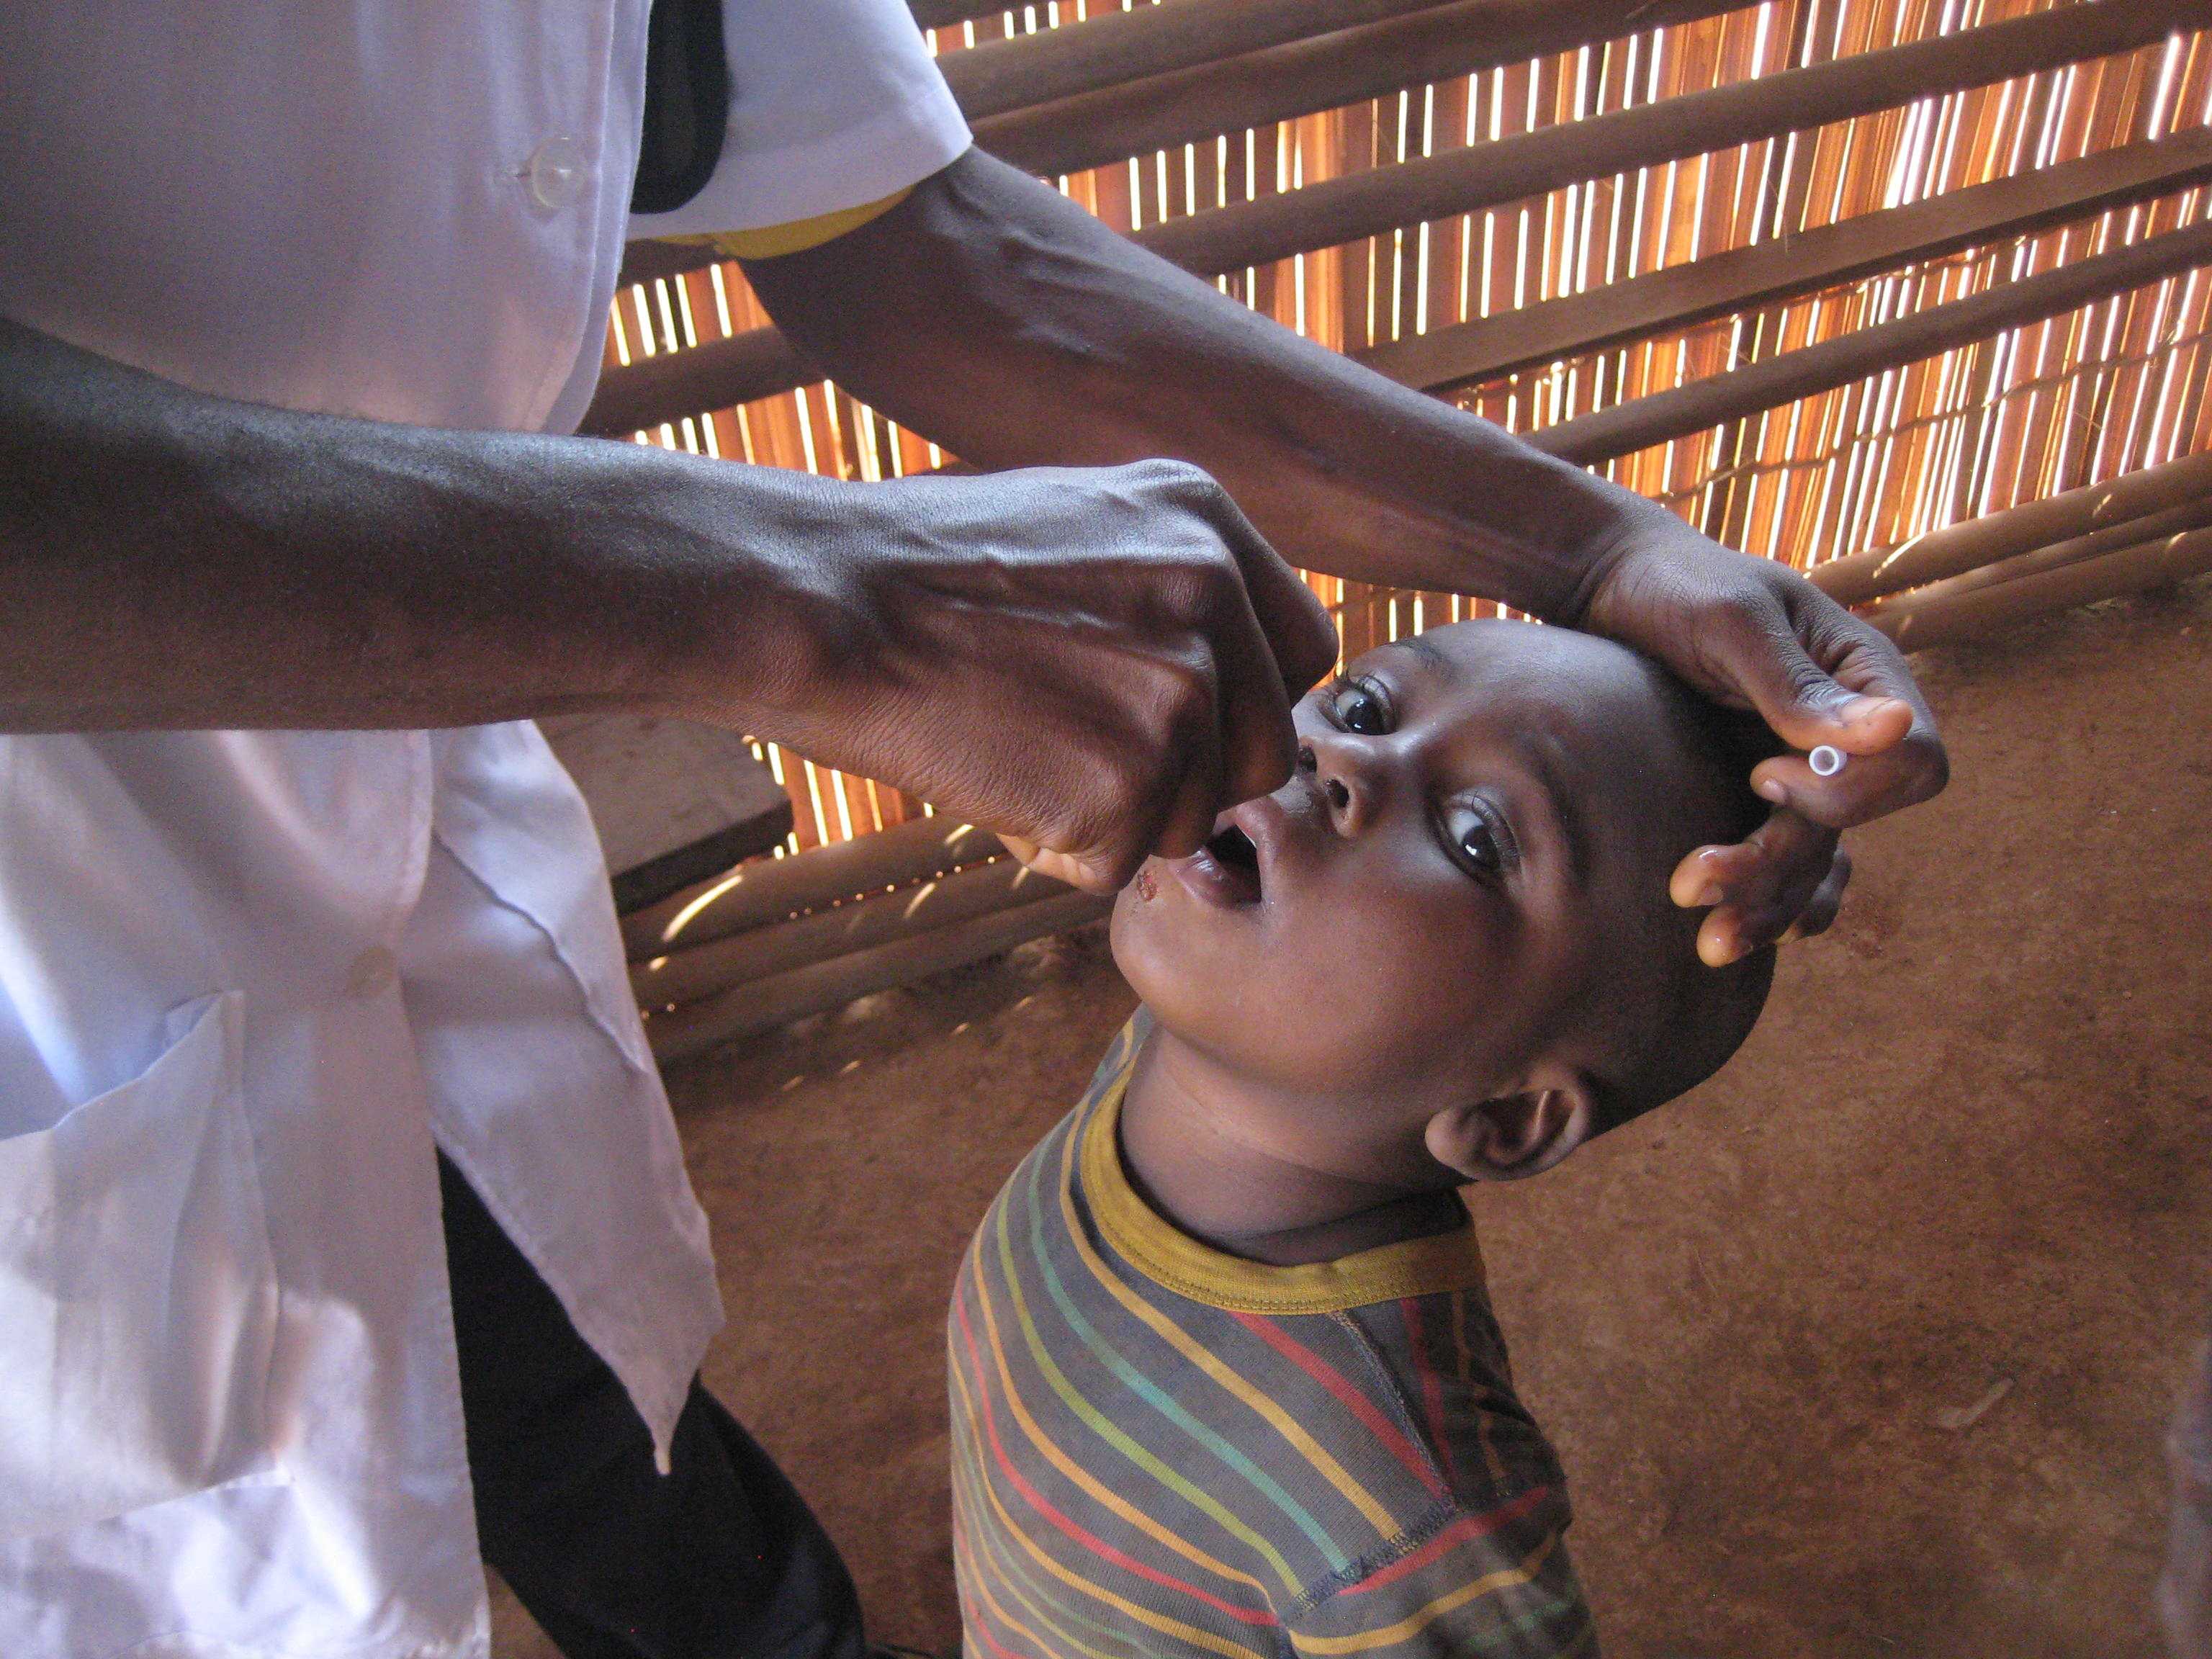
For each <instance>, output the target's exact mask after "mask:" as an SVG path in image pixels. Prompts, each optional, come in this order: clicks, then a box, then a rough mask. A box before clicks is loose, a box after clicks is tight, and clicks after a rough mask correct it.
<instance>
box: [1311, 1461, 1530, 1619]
mask: <svg viewBox="0 0 2212 1659" xmlns="http://www.w3.org/2000/svg"><path fill="white" fill-rule="evenodd" d="M1551 1495H1552V1489H1551V1488H1550V1487H1549V1486H1532V1487H1530V1488H1529V1489H1528V1491H1527V1492H1522V1494H1521V1495H1520V1496H1519V1497H1518V1498H1514V1499H1513V1500H1512V1501H1511V1502H1510V1503H1505V1504H1499V1505H1498V1507H1497V1508H1496V1509H1494V1510H1486V1511H1485V1512H1484V1513H1483V1514H1480V1515H1462V1516H1460V1518H1459V1519H1458V1520H1456V1521H1455V1522H1452V1523H1451V1525H1449V1527H1446V1528H1444V1529H1443V1531H1442V1532H1440V1533H1438V1534H1437V1535H1436V1536H1435V1537H1434V1538H1431V1540H1429V1541H1428V1542H1427V1543H1425V1544H1424V1545H1422V1546H1421V1547H1420V1548H1419V1549H1417V1550H1415V1551H1414V1552H1413V1553H1412V1554H1411V1555H1401V1556H1400V1557H1399V1558H1398V1559H1396V1560H1395V1561H1393V1562H1392V1563H1391V1564H1390V1565H1389V1566H1387V1567H1381V1568H1377V1569H1376V1571H1373V1572H1371V1573H1370V1574H1368V1575H1367V1577H1364V1578H1363V1579H1361V1580H1360V1581H1359V1582H1358V1583H1356V1584H1353V1585H1352V1586H1351V1587H1350V1588H1348V1589H1341V1590H1339V1591H1338V1592H1337V1594H1338V1595H1362V1594H1364V1592H1366V1591H1368V1590H1371V1589H1382V1588H1383V1585H1385V1584H1389V1583H1395V1582H1396V1581H1397V1580H1399V1579H1401V1578H1403V1577H1405V1576H1406V1575H1407V1573H1409V1572H1419V1571H1420V1570H1421V1569H1422V1568H1423V1567H1425V1566H1427V1565H1429V1563H1430V1562H1431V1561H1433V1560H1435V1559H1437V1557H1438V1556H1440V1555H1443V1554H1447V1553H1449V1552H1450V1551H1452V1550H1454V1549H1456V1548H1458V1547H1459V1546H1460V1545H1462V1544H1464V1543H1466V1542H1467V1541H1468V1540H1469V1539H1471V1538H1481V1537H1485V1536H1486V1535H1488V1534H1491V1533H1493V1532H1496V1531H1497V1530H1498V1528H1500V1527H1508V1526H1510V1525H1512V1523H1513V1522H1516V1521H1518V1520H1520V1519H1521V1518H1522V1516H1525V1515H1527V1514H1528V1513H1529V1512H1530V1511H1532V1510H1535V1509H1536V1508H1538V1507H1539V1506H1540V1505H1541V1504H1542V1503H1543V1502H1544V1500H1545V1499H1546V1498H1549V1497H1550V1496H1551Z"/></svg>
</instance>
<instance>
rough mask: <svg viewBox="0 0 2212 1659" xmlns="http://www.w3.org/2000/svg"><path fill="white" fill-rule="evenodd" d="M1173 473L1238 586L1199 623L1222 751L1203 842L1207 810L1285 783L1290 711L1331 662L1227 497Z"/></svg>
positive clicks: (1304, 611) (1320, 637)
mask: <svg viewBox="0 0 2212 1659" xmlns="http://www.w3.org/2000/svg"><path fill="white" fill-rule="evenodd" d="M1181 472H1182V476H1180V477H1179V478H1178V481H1177V482H1178V483H1179V485H1180V487H1181V488H1182V489H1183V490H1185V491H1187V492H1188V497H1187V499H1188V504H1189V506H1190V507H1192V509H1193V510H1194V511H1195V512H1197V513H1199V514H1200V516H1201V517H1203V518H1204V519H1205V520H1206V523H1207V525H1208V526H1209V527H1210V528H1211V529H1212V531H1213V532H1214V533H1215V534H1216V535H1217V536H1218V537H1219V538H1220V540H1221V544H1222V545H1223V546H1224V547H1225V549H1227V550H1228V552H1229V553H1230V555H1231V557H1232V558H1233V559H1234V560H1235V562H1236V570H1237V575H1238V577H1239V578H1240V579H1241V583H1240V586H1239V587H1238V588H1237V590H1236V591H1234V592H1217V594H1216V595H1215V596H1214V603H1213V605H1212V606H1211V607H1210V609H1209V611H1208V612H1207V614H1206V616H1204V617H1202V618H1201V621H1202V623H1203V625H1204V626H1205V627H1206V633H1207V637H1208V640H1209V642H1210V643H1211V645H1212V648H1213V651H1214V655H1215V667H1216V673H1217V677H1218V687H1219V697H1220V704H1221V747H1222V767H1221V776H1220V779H1219V782H1220V793H1219V798H1218V799H1217V800H1215V801H1213V802H1212V803H1211V805H1209V807H1208V809H1207V817H1208V820H1209V822H1208V823H1207V826H1206V831H1205V832H1204V833H1201V834H1200V836H1199V837H1198V839H1199V840H1200V841H1203V840H1204V839H1205V838H1206V834H1210V833H1211V832H1212V823H1211V816H1212V811H1218V809H1220V808H1223V807H1227V806H1232V805H1235V804H1236V803H1237V802H1238V801H1241V800H1249V799H1252V798H1253V797H1254V796H1255V795H1264V794H1266V793H1268V792H1269V791H1270V790H1272V789H1275V788H1278V787H1280V786H1281V784H1282V781H1283V780H1284V779H1285V778H1287V777H1288V776H1290V775H1291V754H1292V751H1293V749H1294V746H1295V740H1294V738H1293V737H1292V734H1291V702H1292V701H1293V700H1294V699H1295V698H1297V696H1301V695H1303V694H1304V691H1305V689H1306V688H1307V687H1308V686H1309V685H1311V684H1313V683H1314V681H1316V679H1318V678H1321V676H1322V674H1324V673H1326V672H1328V669H1329V668H1330V666H1331V665H1333V664H1334V662H1335V660H1336V629H1334V626H1332V625H1331V623H1330V622H1329V619H1328V612H1327V611H1325V610H1324V609H1322V603H1321V601H1320V599H1317V598H1316V596H1315V594H1314V592H1313V590H1312V589H1311V588H1310V587H1308V586H1306V585H1305V583H1304V582H1303V581H1301V580H1299V579H1298V576H1297V572H1295V571H1294V570H1292V569H1291V568H1290V566H1288V565H1287V564H1285V563H1284V562H1283V560H1282V558H1281V556H1279V555H1278V554H1277V553H1276V551H1275V550H1274V549H1273V547H1271V546H1269V545H1268V544H1267V538H1265V537H1263V536H1261V534H1260V532H1258V531H1257V530H1255V528H1253V526H1252V523H1251V521H1250V520H1248V519H1247V518H1245V516H1244V514H1243V511H1242V510H1241V509H1240V508H1239V507H1237V503H1236V502H1235V501H1232V500H1231V498H1230V496H1229V495H1228V492H1227V491H1225V490H1224V489H1222V488H1221V486H1220V485H1219V484H1218V483H1215V482H1214V481H1213V480H1212V478H1211V477H1207V476H1206V474H1205V473H1203V472H1200V471H1196V470H1195V469H1182V470H1181ZM1190 850H1192V849H1191V848H1189V847H1183V848H1179V851H1180V852H1188V851H1190Z"/></svg>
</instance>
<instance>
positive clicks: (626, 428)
mask: <svg viewBox="0 0 2212 1659" xmlns="http://www.w3.org/2000/svg"><path fill="white" fill-rule="evenodd" d="M823 378H825V377H824V376H823V373H822V371H821V370H820V369H818V368H816V367H815V366H814V365H813V364H812V363H811V362H808V361H807V360H806V359H805V357H804V356H800V355H799V351H798V349H797V348H795V347H794V346H793V344H792V343H791V342H790V341H788V340H787V339H785V338H784V337H783V335H782V333H781V331H779V330H776V329H773V328H749V329H747V330H746V331H744V333H742V334H732V335H731V336H730V337H729V338H727V339H726V340H709V341H707V342H706V343H703V344H701V345H696V346H692V347H690V348H689V349H686V350H683V351H665V352H662V353H660V354H659V356H653V357H633V358H631V359H630V361H629V367H628V368H611V369H609V370H608V371H607V372H606V373H605V374H602V375H600V376H599V390H598V391H597V392H594V393H592V404H591V407H590V408H589V409H587V410H585V411H584V419H583V423H582V429H583V430H584V431H585V432H586V433H590V434H593V435H598V436H601V437H611V436H615V435H620V434H623V433H629V432H637V431H641V430H642V429H644V428H647V427H653V426H658V425H659V424H660V422H663V421H674V420H681V419H682V418H683V417H684V416H686V415H696V414H698V413H699V412H700V411H701V410H709V409H728V408H731V407H732V405H734V404H749V403H750V402H752V401H753V400H754V399H755V398H773V397H775V395H776V394H777V393H778V392H789V391H792V390H793V388H795V387H798V386H811V385H813V384H814V383H815V382H816V381H817V380H822V379H823Z"/></svg>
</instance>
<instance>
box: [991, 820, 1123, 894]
mask: <svg viewBox="0 0 2212 1659" xmlns="http://www.w3.org/2000/svg"><path fill="white" fill-rule="evenodd" d="M999 843H1000V845H1001V846H1002V847H1004V848H1006V851H1007V852H1009V853H1011V854H1013V856H1014V859H1015V860H1016V861H1017V862H1018V863H1020V864H1022V865H1024V866H1026V867H1028V868H1029V869H1031V870H1034V871H1036V872H1037V874H1039V875H1041V876H1049V877H1051V878H1053V879H1054V881H1064V882H1066V884H1068V885H1069V886H1070V887H1076V888H1080V889H1081V890H1083V891H1085V892H1086V893H1096V894H1097V895H1098V896H1100V897H1101V898H1110V897H1111V896H1113V895H1115V893H1118V892H1120V891H1121V889H1122V887H1123V886H1124V885H1126V884H1127V880H1128V878H1127V877H1126V876H1125V877H1123V878H1121V879H1120V880H1118V881H1117V880H1115V878H1114V877H1113V875H1112V873H1111V871H1110V869H1109V867H1106V866H1101V865H1099V864H1097V863H1096V862H1095V861H1093V860H1087V859H1085V858H1083V857H1080V856H1079V855H1077V854H1073V853H1057V852H1054V850H1053V849H1052V848H1049V847H1044V846H1041V845H1039V844H1038V843H1037V842H1033V841H1026V840H1024V839H1023V838H1022V837H1021V836H1012V835H1008V834H1007V833H1006V831H1004V830H1003V829H1002V830H1000V832H999Z"/></svg>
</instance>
